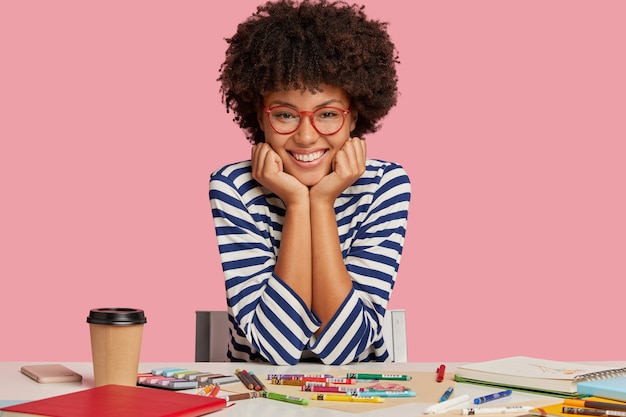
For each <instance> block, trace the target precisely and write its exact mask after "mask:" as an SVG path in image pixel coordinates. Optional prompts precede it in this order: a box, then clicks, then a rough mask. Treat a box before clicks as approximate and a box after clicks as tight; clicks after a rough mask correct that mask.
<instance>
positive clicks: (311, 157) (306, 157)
mask: <svg viewBox="0 0 626 417" xmlns="http://www.w3.org/2000/svg"><path fill="white" fill-rule="evenodd" d="M322 155H324V152H322V151H320V152H313V153H307V154H297V153H294V154H293V157H294V158H296V159H297V160H298V161H302V162H311V161H315V160H316V159H318V158H321V157H322Z"/></svg>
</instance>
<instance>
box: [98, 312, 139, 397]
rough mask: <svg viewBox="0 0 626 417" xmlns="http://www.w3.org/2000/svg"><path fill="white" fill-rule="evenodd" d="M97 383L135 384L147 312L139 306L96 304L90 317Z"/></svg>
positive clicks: (99, 384)
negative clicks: (99, 306)
mask: <svg viewBox="0 0 626 417" xmlns="http://www.w3.org/2000/svg"><path fill="white" fill-rule="evenodd" d="M87 323H89V333H90V335H91V357H92V360H93V373H94V378H95V384H96V387H98V386H101V385H107V384H118V385H131V386H132V385H136V384H137V372H138V369H139V353H140V351H141V336H142V334H143V325H144V324H145V323H146V316H145V315H144V312H143V310H139V309H136V308H96V309H92V310H91V311H90V312H89V316H88V317H87Z"/></svg>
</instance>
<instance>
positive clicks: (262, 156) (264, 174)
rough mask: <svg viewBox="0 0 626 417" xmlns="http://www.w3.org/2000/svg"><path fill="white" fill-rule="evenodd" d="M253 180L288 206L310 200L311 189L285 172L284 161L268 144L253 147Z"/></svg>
mask: <svg viewBox="0 0 626 417" xmlns="http://www.w3.org/2000/svg"><path fill="white" fill-rule="evenodd" d="M251 159H252V178H254V179H255V180H257V181H258V182H259V183H260V184H261V185H263V186H264V187H265V188H267V189H268V190H270V191H271V192H273V193H274V194H276V195H277V196H278V197H280V198H281V200H283V201H284V203H285V204H286V205H289V204H290V203H291V202H295V201H299V200H301V199H302V198H307V199H308V194H309V189H308V188H307V187H306V186H305V185H304V184H302V183H301V182H300V181H298V180H297V179H296V177H294V176H292V175H289V174H287V173H286V172H284V171H283V161H282V160H281V159H280V157H279V156H278V154H277V153H276V152H274V150H273V149H272V147H271V146H270V145H268V144H267V143H258V144H256V145H254V146H253V147H252V157H251Z"/></svg>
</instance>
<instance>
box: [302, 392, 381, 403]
mask: <svg viewBox="0 0 626 417" xmlns="http://www.w3.org/2000/svg"><path fill="white" fill-rule="evenodd" d="M313 399H314V400H320V401H348V402H355V403H382V402H384V401H385V399H384V398H381V397H353V396H352V395H336V394H316V395H314V396H313Z"/></svg>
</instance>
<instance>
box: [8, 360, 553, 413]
mask: <svg viewBox="0 0 626 417" xmlns="http://www.w3.org/2000/svg"><path fill="white" fill-rule="evenodd" d="M33 363H35V362H23V363H22V362H0V406H5V405H8V404H6V401H17V400H22V401H32V400H37V399H41V398H46V397H52V396H55V395H61V394H67V393H70V392H74V391H78V390H81V389H86V388H91V387H93V386H94V382H93V369H92V365H91V362H64V363H63V364H64V365H66V366H67V367H69V368H70V369H72V370H74V371H76V372H78V373H80V374H81V375H82V376H83V381H82V383H53V384H39V383H37V382H35V381H33V380H31V379H29V378H28V377H26V376H25V375H22V374H21V373H20V371H19V370H20V368H21V366H22V365H26V364H33ZM458 365H459V363H446V373H447V374H448V373H452V372H454V370H455V369H456V367H457V366H458ZM165 366H171V367H180V368H186V369H195V370H200V371H204V370H206V371H211V372H220V373H229V374H230V373H234V371H235V369H237V368H242V367H244V368H245V369H248V370H251V371H254V372H255V373H256V374H257V375H266V374H268V373H296V372H298V373H302V372H310V373H323V372H325V371H337V370H341V371H344V370H345V371H351V370H352V371H358V370H364V369H367V370H372V371H381V372H384V373H403V372H432V373H433V375H434V374H435V370H436V369H437V367H438V366H439V364H438V363H427V362H420V363H391V362H390V363H362V364H356V365H345V366H326V365H320V364H310V363H301V364H298V365H295V366H292V367H290V366H273V365H263V364H256V363H246V364H242V363H223V362H198V363H193V362H186V363H181V362H167V363H154V362H152V363H142V364H141V365H140V367H139V371H140V372H149V371H150V370H152V369H154V368H159V367H165ZM224 388H225V389H226V388H227V386H224ZM197 391H198V390H197V389H193V390H187V391H184V392H189V393H190V394H195V393H196V392H197ZM493 391H494V389H493V388H489V387H482V386H479V385H472V384H461V383H457V385H456V389H455V391H454V395H461V394H465V393H467V394H469V395H470V397H472V398H473V397H477V396H480V395H484V394H488V393H492V392H493ZM504 400H505V401H506V402H500V405H506V403H511V404H513V403H520V402H533V403H536V404H537V405H547V404H552V403H554V402H556V401H558V399H556V398H554V397H543V396H539V395H534V394H527V393H523V392H519V391H515V392H514V395H512V396H511V397H508V398H507V399H504ZM418 401H419V393H418V397H417V398H416V400H415V403H411V404H403V405H398V406H396V407H393V408H385V409H382V410H375V411H371V412H366V413H359V414H356V413H347V412H342V411H337V410H330V409H321V408H317V407H307V406H301V405H296V404H289V403H284V402H280V401H275V400H268V399H264V398H259V399H252V400H242V401H237V403H236V405H235V406H233V407H230V408H227V409H224V410H221V411H219V413H216V414H214V415H215V416H216V417H217V416H224V417H227V416H228V417H230V416H237V417H246V416H254V417H265V416H267V417H275V416H281V417H290V416H293V417H306V416H320V415H323V416H324V417H347V416H351V417H360V416H363V417H382V416H387V417H388V416H390V415H393V417H416V416H420V415H422V414H423V411H424V409H425V408H426V407H427V406H428V405H430V403H420V402H418ZM533 405H535V404H533ZM467 406H468V405H467V404H465V405H463V406H459V407H456V410H453V411H452V412H451V413H450V414H456V415H457V416H458V415H460V411H459V410H458V409H460V408H463V407H467ZM212 415H213V414H212Z"/></svg>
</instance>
